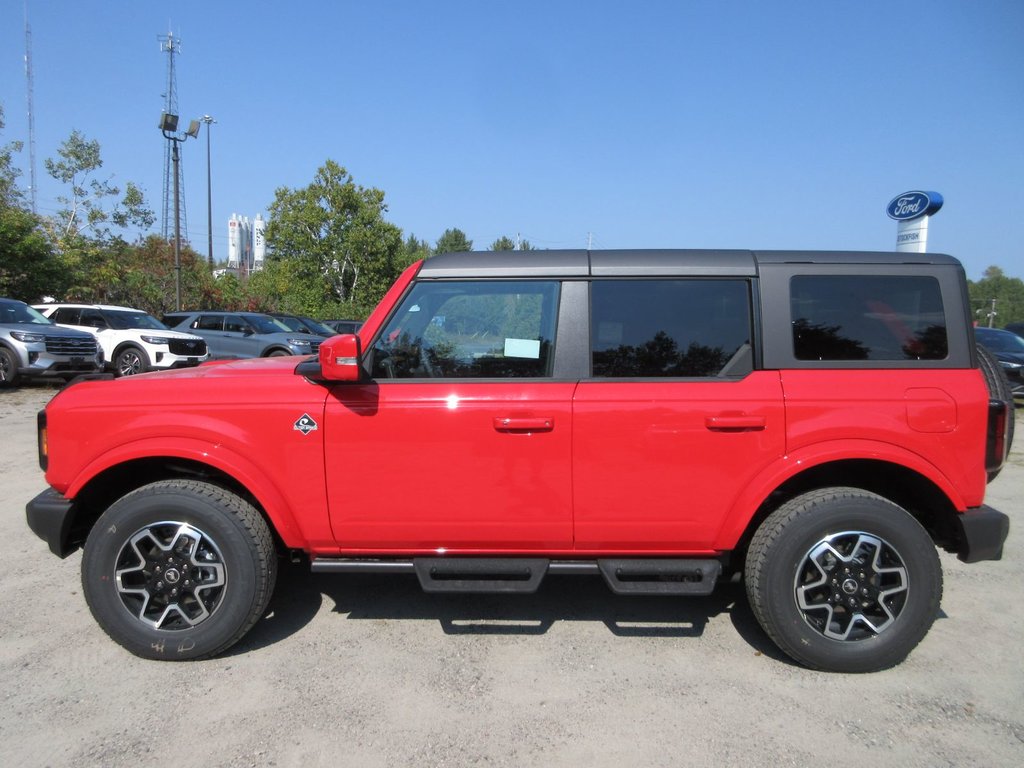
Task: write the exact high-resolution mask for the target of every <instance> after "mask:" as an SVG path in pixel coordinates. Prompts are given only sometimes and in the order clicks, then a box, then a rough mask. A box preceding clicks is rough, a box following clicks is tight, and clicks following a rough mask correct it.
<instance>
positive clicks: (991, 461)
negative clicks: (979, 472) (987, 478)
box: [985, 400, 1010, 472]
mask: <svg viewBox="0 0 1024 768" xmlns="http://www.w3.org/2000/svg"><path fill="white" fill-rule="evenodd" d="M1009 418H1010V409H1009V408H1008V407H1007V405H1006V403H1004V402H1003V401H1002V400H989V401H988V434H987V435H986V440H985V469H986V470H988V471H989V472H994V471H995V470H997V469H999V468H1000V467H1001V466H1003V462H1004V461H1006V427H1007V423H1008V420H1009Z"/></svg>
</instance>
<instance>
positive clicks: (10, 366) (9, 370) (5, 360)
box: [0, 347, 18, 387]
mask: <svg viewBox="0 0 1024 768" xmlns="http://www.w3.org/2000/svg"><path fill="white" fill-rule="evenodd" d="M17 383H18V357H17V355H15V354H14V353H13V352H11V350H9V349H7V348H6V347H0V387H13V386H14V385H15V384H17Z"/></svg>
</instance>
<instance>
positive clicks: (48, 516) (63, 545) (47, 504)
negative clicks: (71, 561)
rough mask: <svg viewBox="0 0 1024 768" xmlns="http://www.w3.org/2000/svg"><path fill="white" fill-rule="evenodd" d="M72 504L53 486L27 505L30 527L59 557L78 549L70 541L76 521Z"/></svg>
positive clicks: (27, 518) (26, 510) (26, 511)
mask: <svg viewBox="0 0 1024 768" xmlns="http://www.w3.org/2000/svg"><path fill="white" fill-rule="evenodd" d="M72 506H73V505H72V503H71V502H70V501H69V500H68V499H66V498H64V497H63V496H62V495H61V494H59V493H57V491H55V490H53V489H52V488H47V489H46V490H45V491H43V492H42V493H40V494H39V495H38V496H36V497H35V498H34V499H32V501H30V502H29V503H28V504H26V505H25V519H26V520H27V521H28V527H29V528H31V529H32V532H33V533H34V534H35V535H36V536H38V537H39V538H40V539H42V540H43V541H45V542H46V543H47V544H48V545H49V546H50V551H51V552H53V554H55V555H57V557H67V556H68V555H70V554H71V553H72V552H74V551H75V550H76V549H77V547H73V546H71V545H70V544H69V543H68V542H69V541H70V539H71V526H72V524H73V523H74V514H73V513H72Z"/></svg>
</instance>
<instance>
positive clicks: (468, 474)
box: [326, 381, 575, 551]
mask: <svg viewBox="0 0 1024 768" xmlns="http://www.w3.org/2000/svg"><path fill="white" fill-rule="evenodd" d="M574 388H575V384H573V383H533V382H523V383H501V382H454V381H453V382H446V383H437V384H435V383H429V382H419V383H415V382H408V383H405V382H402V383H399V382H387V381H382V382H378V383H374V384H369V385H357V386H344V385H338V386H335V387H334V388H333V390H332V393H331V397H330V398H329V399H328V402H327V413H326V419H327V425H328V427H327V431H326V451H327V465H328V473H327V487H328V496H329V501H330V509H331V524H332V526H333V528H334V531H335V534H336V535H337V538H338V542H339V544H340V545H341V547H342V548H343V549H344V550H346V551H359V550H387V551H407V550H414V551H435V550H438V549H443V550H446V551H453V550H474V551H495V550H502V551H507V550H536V551H542V550H548V549H563V550H566V549H571V546H572V476H571V472H570V458H571V450H572V410H571V405H572V392H573V389H574ZM506 420H508V422H509V423H508V424H507V425H506V424H505V422H506Z"/></svg>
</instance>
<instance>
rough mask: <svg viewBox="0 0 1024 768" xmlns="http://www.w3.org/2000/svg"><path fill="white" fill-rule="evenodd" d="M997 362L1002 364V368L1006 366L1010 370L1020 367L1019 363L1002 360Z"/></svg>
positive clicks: (1017, 369)
mask: <svg viewBox="0 0 1024 768" xmlns="http://www.w3.org/2000/svg"><path fill="white" fill-rule="evenodd" d="M999 364H1000V365H1001V366H1003V368H1008V369H1009V370H1011V371H1019V370H1020V369H1021V363H1011V362H1007V361H1004V360H1000V361H999Z"/></svg>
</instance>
